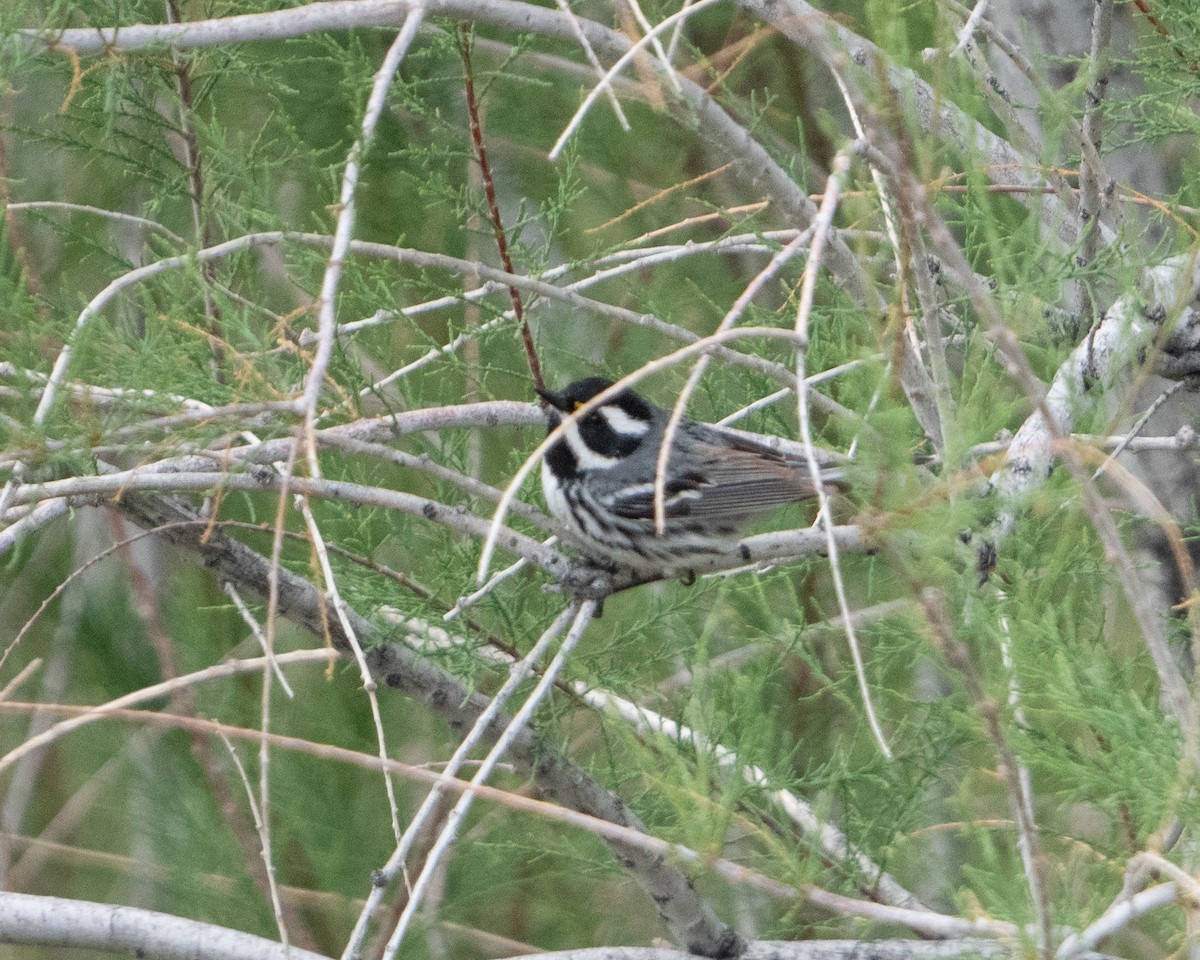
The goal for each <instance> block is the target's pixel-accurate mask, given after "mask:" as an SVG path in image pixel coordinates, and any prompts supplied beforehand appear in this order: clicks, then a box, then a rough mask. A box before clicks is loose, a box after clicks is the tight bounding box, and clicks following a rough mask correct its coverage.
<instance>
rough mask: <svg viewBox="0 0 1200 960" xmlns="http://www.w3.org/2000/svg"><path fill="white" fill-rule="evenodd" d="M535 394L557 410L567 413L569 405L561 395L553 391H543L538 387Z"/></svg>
mask: <svg viewBox="0 0 1200 960" xmlns="http://www.w3.org/2000/svg"><path fill="white" fill-rule="evenodd" d="M534 392H535V393H537V395H538V396H539V397H541V398H542V399H543V400H544V401H545V402H546V403H548V404H550V406H552V407H553V408H554V409H555V410H562V411H564V412H565V411H566V409H567V406H568V404H567V401H566V399H565V398H564V397H563V395H562V394H561V393H555V392H554V391H553V390H542V389H540V388H537V387H535V388H534Z"/></svg>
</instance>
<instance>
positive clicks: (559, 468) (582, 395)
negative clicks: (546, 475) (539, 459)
mask: <svg viewBox="0 0 1200 960" xmlns="http://www.w3.org/2000/svg"><path fill="white" fill-rule="evenodd" d="M612 385H613V384H612V381H611V380H606V379H604V378H603V377H585V378H584V379H582V380H576V381H575V382H574V383H571V384H568V385H567V386H566V387H564V388H563V389H562V390H561V391H560V392H558V393H554V392H553V391H550V390H539V391H538V396H540V397H541V398H542V399H543V400H545V401H546V403H548V404H549V405H550V408H551V409H550V410H549V411H548V413H549V419H550V429H551V430H553V429H554V428H555V427H556V426H558V424H559V423H560V422H561V420H562V418H561V417H560V416H559V412H560V411H561V412H562V413H574V412H575V411H576V410H578V409H579V408H580V407H582V406H583V405H584V404H585V403H587V402H588V401H589V400H591V399H592V398H594V397H595V396H597V395H598V394H599V393H600V392H601V391H604V390H607V389H608V388H609V387H611V386H612ZM653 419H654V408H653V407H651V406H650V404H648V403H647V402H646V401H645V400H643V399H642V398H641V397H639V396H638V395H637V394H636V393H634V392H633V391H632V390H622V391H620V392H619V393H617V394H616V395H615V396H613V397H611V398H609V399H608V400H607V401H605V402H604V403H602V404H601V405H600V406H599V407H597V408H596V409H594V410H592V411H591V412H590V413H588V414H586V415H585V416H583V417H582V418H580V420H579V423H578V425H577V429H578V437H579V440H582V443H583V446H582V447H580V448H578V449H572V448H573V446H574V445H573V444H571V443H570V442H568V441H566V440H560V441H559V442H558V443H557V444H555V445H554V447H553V448H551V450H550V451H549V452H548V453H547V457H546V459H547V462H548V463H550V464H551V466H552V467H553V468H555V471H556V472H557V473H559V474H567V473H574V472H575V471H576V470H578V469H607V468H608V467H609V466H612V465H613V464H614V463H615V462H616V460H618V459H620V458H621V457H627V456H629V455H630V454H631V453H633V451H634V450H636V449H637V448H638V446H639V445H640V444H641V442H642V440H643V438H644V437H645V436H646V434H647V433H648V432H649V430H650V426H651V423H652V421H653Z"/></svg>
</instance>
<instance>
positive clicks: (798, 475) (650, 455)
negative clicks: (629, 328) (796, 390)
mask: <svg viewBox="0 0 1200 960" xmlns="http://www.w3.org/2000/svg"><path fill="white" fill-rule="evenodd" d="M612 386H613V382H612V381H611V380H607V379H605V378H603V377H585V378H584V379H582V380H576V381H575V382H574V383H571V384H569V385H568V386H566V387H564V388H563V389H562V390H561V391H558V392H554V391H551V390H546V389H541V388H539V389H537V394H538V396H540V397H541V398H542V400H543V401H545V403H546V404H547V407H546V416H547V420H548V425H549V431H550V433H553V432H554V430H555V429H557V428H558V427H559V426H560V425H561V424H562V422H563V420H564V414H572V413H574V412H575V411H577V410H579V409H580V408H581V407H582V406H583V405H584V404H586V403H587V402H588V401H589V400H591V399H593V398H594V397H596V396H598V395H599V394H600V393H601V392H602V391H604V390H607V389H609V388H610V387H612ZM670 415H671V413H670V411H669V410H665V409H663V408H662V407H658V406H655V405H654V404H652V403H650V402H649V401H648V400H646V399H644V398H643V397H642V396H640V395H639V394H637V393H635V392H634V391H633V390H629V389H624V390H621V391H619V392H617V393H616V394H614V395H613V396H612V397H610V398H609V399H607V400H605V401H604V402H602V403H601V404H600V405H599V406H597V407H595V408H594V409H592V410H591V411H590V412H588V413H586V414H584V416H582V417H580V418H578V420H576V421H575V422H573V423H568V424H567V425H566V426H565V427H564V429H563V430H562V433H561V435H560V436H559V438H558V439H557V440H556V441H554V442H553V443H552V444H551V445H550V447H549V448H548V449H547V450H546V452H545V456H544V458H543V460H542V492H543V494H544V495H545V498H546V504H547V506H548V507H549V509H550V512H551V514H553V515H554V517H556V518H557V519H558V520H559V521H560V522H561V523H562V525H563V526H564V527H565V528H566V531H567V532H568V533H569V534H570V541H571V543H572V544H573V545H574V546H575V547H576V548H577V549H578V551H579V552H580V553H581V554H582V555H583V557H584V559H586V560H588V561H589V562H591V563H592V564H593V565H595V566H598V567H601V568H604V569H608V570H614V571H615V570H620V569H630V568H631V569H632V570H634V571H635V572H637V573H639V574H641V575H642V576H644V577H649V578H658V577H666V576H675V575H682V576H685V577H691V576H692V575H693V573H694V570H693V567H695V566H696V565H701V566H703V561H704V560H705V559H707V558H711V557H713V556H717V555H720V554H724V553H728V552H729V550H730V549H731V548H734V547H736V545H737V544H738V542H739V538H740V533H741V531H742V529H743V528H744V527H745V526H746V524H747V523H749V522H750V521H751V520H753V519H754V518H755V517H757V516H759V515H760V514H763V513H765V512H766V511H768V510H771V509H772V508H774V507H778V506H782V505H784V504H789V503H796V502H798V501H802V500H807V499H809V498H811V497H815V496H816V495H817V484H816V483H814V481H813V478H812V475H811V474H810V473H809V471H808V469H807V467H806V466H805V465H804V464H802V463H797V462H795V461H791V460H788V459H787V458H785V457H784V456H782V455H781V454H779V453H778V452H776V451H775V450H773V449H772V448H771V447H769V446H767V444H766V443H760V442H758V441H755V440H752V439H749V438H748V437H747V436H746V435H745V434H743V433H740V432H738V433H735V432H733V431H730V430H726V429H723V428H721V427H716V426H712V425H710V424H705V423H699V422H697V421H695V420H689V419H688V418H686V417H684V418H682V419H681V420H680V421H679V423H678V426H677V428H676V431H675V435H674V439H673V442H672V446H671V455H670V457H669V459H668V463H667V478H666V483H665V487H664V503H663V508H664V513H665V523H664V527H663V531H662V533H661V534H660V533H659V532H658V531H657V529H656V525H655V512H654V481H655V476H656V474H657V470H658V456H659V451H660V450H661V449H662V443H663V440H664V438H665V434H666V428H667V422H668V420H669V418H670ZM818 482H819V483H821V484H823V485H825V484H827V485H830V486H832V487H835V488H839V487H843V486H844V481H843V476H842V471H841V470H839V469H835V468H825V467H822V469H821V476H820V479H819V481H818Z"/></svg>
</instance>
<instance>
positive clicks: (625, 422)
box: [600, 404, 650, 437]
mask: <svg viewBox="0 0 1200 960" xmlns="http://www.w3.org/2000/svg"><path fill="white" fill-rule="evenodd" d="M600 416H602V417H603V418H604V419H605V421H607V423H608V425H609V427H610V428H611V429H612V431H613V433H616V434H619V435H621V436H625V437H640V436H641V435H642V434H644V433H645V432H646V431H647V430H649V429H650V424H649V422H648V421H646V420H635V419H634V418H633V417H631V416H630V415H629V414H627V413H626V412H625V411H624V410H622V409H621V408H620V407H617V406H614V405H612V404H608V405H607V406H603V407H601V408H600Z"/></svg>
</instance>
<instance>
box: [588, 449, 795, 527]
mask: <svg viewBox="0 0 1200 960" xmlns="http://www.w3.org/2000/svg"><path fill="white" fill-rule="evenodd" d="M694 450H695V453H696V454H697V456H696V459H697V460H698V461H699V464H700V465H699V466H696V467H694V468H693V469H691V470H689V471H688V472H687V473H686V474H683V475H676V476H674V477H672V479H671V480H670V481H669V482H668V483H667V485H666V488H665V494H666V500H665V501H664V507H665V511H666V516H667V517H670V518H674V517H693V518H697V519H705V520H721V519H728V520H730V521H731V522H735V521H737V520H739V519H744V518H746V517H750V516H753V515H754V514H756V513H760V512H762V511H764V510H769V509H771V508H772V507H777V506H781V505H783V504H786V503H795V502H796V501H798V500H804V499H806V498H808V497H811V496H813V495H814V492H815V491H814V489H813V485H812V484H811V483H810V482H809V481H808V478H807V474H806V473H805V472H803V471H802V470H800V469H798V468H794V467H791V466H789V465H788V464H786V463H784V462H783V461H782V460H780V459H779V458H778V457H775V456H773V455H772V456H771V457H770V458H767V457H764V456H763V455H762V454H761V453H760V452H758V451H754V452H751V451H749V450H745V449H739V448H737V447H731V446H721V447H715V446H711V447H710V446H708V445H705V444H696V445H695V447H694ZM606 501H607V502H606V506H608V508H609V509H610V510H612V511H613V512H614V513H616V514H617V515H618V516H621V517H625V518H627V519H630V520H652V519H653V518H654V483H653V482H648V483H641V484H637V485H633V486H629V487H626V488H624V489H623V490H621V491H620V492H619V493H616V494H612V495H610V496H609V497H607V498H606Z"/></svg>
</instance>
